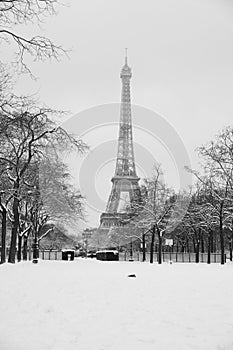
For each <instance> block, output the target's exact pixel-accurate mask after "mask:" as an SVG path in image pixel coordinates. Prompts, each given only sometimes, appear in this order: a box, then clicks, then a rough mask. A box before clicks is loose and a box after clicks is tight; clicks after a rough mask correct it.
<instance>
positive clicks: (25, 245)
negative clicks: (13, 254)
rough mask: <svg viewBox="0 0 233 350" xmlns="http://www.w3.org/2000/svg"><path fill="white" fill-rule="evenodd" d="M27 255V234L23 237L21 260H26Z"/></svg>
mask: <svg viewBox="0 0 233 350" xmlns="http://www.w3.org/2000/svg"><path fill="white" fill-rule="evenodd" d="M27 257H28V236H24V237H23V260H27Z"/></svg>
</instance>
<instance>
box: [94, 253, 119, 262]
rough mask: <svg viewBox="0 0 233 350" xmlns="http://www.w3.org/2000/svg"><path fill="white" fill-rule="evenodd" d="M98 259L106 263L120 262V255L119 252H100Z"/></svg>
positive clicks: (97, 254) (97, 255)
mask: <svg viewBox="0 0 233 350" xmlns="http://www.w3.org/2000/svg"><path fill="white" fill-rule="evenodd" d="M96 259H97V260H104V261H118V260H119V253H118V251H117V250H99V251H98V252H96Z"/></svg>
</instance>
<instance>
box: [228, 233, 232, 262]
mask: <svg viewBox="0 0 233 350" xmlns="http://www.w3.org/2000/svg"><path fill="white" fill-rule="evenodd" d="M229 251H230V261H232V237H231V238H230V240H229Z"/></svg>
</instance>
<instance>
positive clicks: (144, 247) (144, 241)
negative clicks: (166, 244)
mask: <svg viewBox="0 0 233 350" xmlns="http://www.w3.org/2000/svg"><path fill="white" fill-rule="evenodd" d="M142 261H146V235H145V233H143V235H142Z"/></svg>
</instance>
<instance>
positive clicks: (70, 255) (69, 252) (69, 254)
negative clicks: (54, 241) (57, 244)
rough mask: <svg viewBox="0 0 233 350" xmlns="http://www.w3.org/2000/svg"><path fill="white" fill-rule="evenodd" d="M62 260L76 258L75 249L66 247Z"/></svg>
mask: <svg viewBox="0 0 233 350" xmlns="http://www.w3.org/2000/svg"><path fill="white" fill-rule="evenodd" d="M62 260H74V250H72V249H69V250H68V249H66V250H63V251H62Z"/></svg>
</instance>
